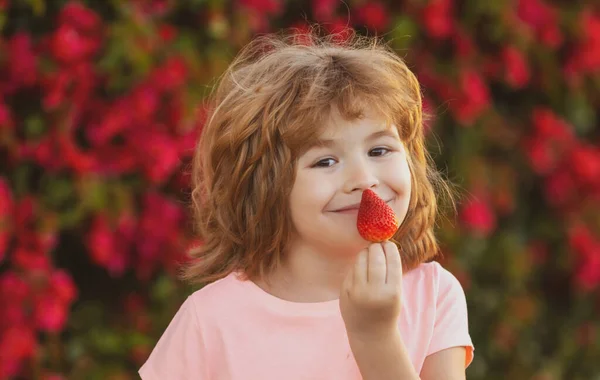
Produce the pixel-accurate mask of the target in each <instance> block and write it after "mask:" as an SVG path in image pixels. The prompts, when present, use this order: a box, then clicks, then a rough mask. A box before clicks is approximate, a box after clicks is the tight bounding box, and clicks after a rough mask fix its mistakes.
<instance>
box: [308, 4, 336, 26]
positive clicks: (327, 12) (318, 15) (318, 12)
mask: <svg viewBox="0 0 600 380" xmlns="http://www.w3.org/2000/svg"><path fill="white" fill-rule="evenodd" d="M311 4H312V11H313V16H314V17H315V20H317V21H329V20H331V19H332V18H333V17H334V15H335V10H336V8H337V7H338V5H339V4H340V1H339V0H311Z"/></svg>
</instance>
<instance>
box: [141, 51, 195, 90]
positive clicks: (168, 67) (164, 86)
mask: <svg viewBox="0 0 600 380" xmlns="http://www.w3.org/2000/svg"><path fill="white" fill-rule="evenodd" d="M187 71H188V70H187V65H186V63H185V61H184V60H183V59H182V58H180V57H171V58H169V59H168V60H167V61H166V62H165V63H164V64H163V65H162V66H159V67H158V68H156V69H155V70H154V72H153V73H152V74H150V83H152V85H154V86H156V88H157V89H159V90H163V91H173V90H177V89H178V88H180V87H181V86H182V85H183V84H184V83H185V81H186V79H187Z"/></svg>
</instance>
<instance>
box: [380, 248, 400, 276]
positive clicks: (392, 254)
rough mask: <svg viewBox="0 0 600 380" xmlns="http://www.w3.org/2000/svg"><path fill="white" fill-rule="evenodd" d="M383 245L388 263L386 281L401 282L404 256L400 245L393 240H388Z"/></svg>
mask: <svg viewBox="0 0 600 380" xmlns="http://www.w3.org/2000/svg"><path fill="white" fill-rule="evenodd" d="M382 245H383V250H384V252H385V259H386V263H387V277H386V283H387V284H399V283H400V282H401V281H402V258H401V257H400V252H399V251H398V246H397V245H396V244H394V243H392V242H391V241H386V242H385V243H383V244H382Z"/></svg>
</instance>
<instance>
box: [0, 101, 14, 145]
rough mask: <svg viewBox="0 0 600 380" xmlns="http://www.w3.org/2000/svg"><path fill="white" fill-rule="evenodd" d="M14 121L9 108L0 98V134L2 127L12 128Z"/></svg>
mask: <svg viewBox="0 0 600 380" xmlns="http://www.w3.org/2000/svg"><path fill="white" fill-rule="evenodd" d="M13 128H14V121H13V116H12V112H11V110H10V108H8V106H7V105H6V104H5V103H4V102H3V101H2V100H0V136H1V131H2V130H3V129H7V130H13Z"/></svg>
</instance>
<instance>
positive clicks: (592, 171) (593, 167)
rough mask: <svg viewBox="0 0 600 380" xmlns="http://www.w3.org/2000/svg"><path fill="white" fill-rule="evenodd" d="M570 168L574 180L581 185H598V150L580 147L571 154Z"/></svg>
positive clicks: (599, 151) (587, 146)
mask: <svg viewBox="0 0 600 380" xmlns="http://www.w3.org/2000/svg"><path fill="white" fill-rule="evenodd" d="M569 158H570V160H569V161H570V164H571V165H570V167H571V170H572V171H573V174H574V175H575V178H576V179H577V180H578V181H579V182H581V183H583V184H598V183H600V150H598V149H597V148H596V147H593V146H589V145H580V146H579V147H577V148H576V149H573V151H572V152H571V156H570V157H569Z"/></svg>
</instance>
